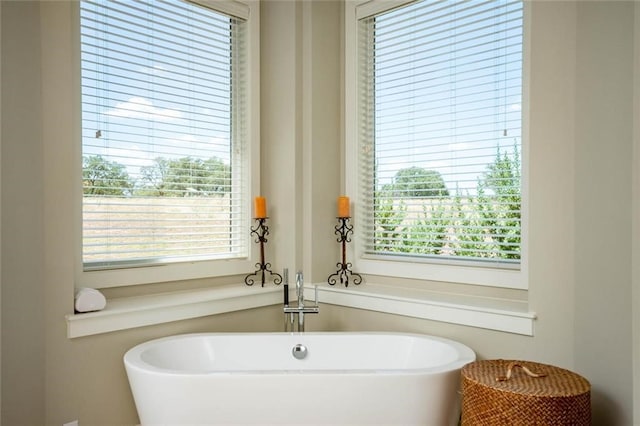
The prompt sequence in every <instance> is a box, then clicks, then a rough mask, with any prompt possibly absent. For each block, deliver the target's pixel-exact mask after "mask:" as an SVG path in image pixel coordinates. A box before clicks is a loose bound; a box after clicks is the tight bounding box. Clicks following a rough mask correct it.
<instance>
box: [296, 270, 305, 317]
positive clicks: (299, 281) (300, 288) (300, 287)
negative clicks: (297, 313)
mask: <svg viewBox="0 0 640 426" xmlns="http://www.w3.org/2000/svg"><path fill="white" fill-rule="evenodd" d="M296 295H297V296H298V307H300V308H304V278H303V276H302V271H298V272H296Z"/></svg>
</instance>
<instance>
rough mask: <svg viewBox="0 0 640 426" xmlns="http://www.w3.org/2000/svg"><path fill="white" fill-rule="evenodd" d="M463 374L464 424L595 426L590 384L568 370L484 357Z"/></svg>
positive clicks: (471, 364)
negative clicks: (592, 423) (484, 358)
mask: <svg viewBox="0 0 640 426" xmlns="http://www.w3.org/2000/svg"><path fill="white" fill-rule="evenodd" d="M518 367H520V368H518ZM525 369H526V370H528V372H527V371H526V370H525ZM529 373H530V374H533V376H532V375H530V374H529ZM461 374H462V423H461V424H462V426H482V425H487V426H502V425H505V426H507V425H508V426H514V425H517V426H527V425H545V426H554V425H558V426H559V425H572V426H583V425H585V426H588V425H590V424H591V395H590V392H591V385H590V384H589V382H588V381H587V380H586V379H585V378H584V377H582V376H580V375H578V374H576V373H573V372H571V371H569V370H564V369H562V368H558V367H554V366H551V365H546V364H539V363H536V362H530V361H513V360H484V361H476V362H472V363H470V364H467V365H466V366H465V367H463V368H462V372H461ZM505 375H506V376H508V377H509V378H507V377H505ZM534 376H538V377H534ZM498 378H499V379H498Z"/></svg>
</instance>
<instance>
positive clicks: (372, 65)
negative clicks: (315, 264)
mask: <svg viewBox="0 0 640 426" xmlns="http://www.w3.org/2000/svg"><path fill="white" fill-rule="evenodd" d="M522 45H523V5H522V2H521V1H453V0H451V1H444V2H443V1H431V0H425V1H420V2H415V3H411V4H409V5H406V6H403V7H400V8H397V9H394V10H392V11H389V12H382V13H379V14H375V15H373V16H367V17H364V18H362V19H360V20H359V23H358V82H359V83H358V120H359V126H358V129H359V130H358V133H359V134H358V141H359V142H358V144H359V145H358V155H359V177H358V181H359V188H358V191H359V195H360V196H359V200H360V201H361V205H360V208H361V209H362V211H361V212H360V215H359V216H358V219H359V221H360V226H361V229H362V230H363V233H364V235H363V239H364V244H363V252H364V254H363V255H364V256H371V255H383V256H414V257H415V256H418V257H425V258H426V257H428V258H439V259H443V258H446V259H449V260H479V261H483V262H484V261H491V262H492V264H494V265H495V262H498V263H499V264H500V265H503V264H505V265H508V264H516V265H517V264H518V263H519V259H520V234H521V179H520V177H521V122H522V118H521V116H522V114H521V104H522Z"/></svg>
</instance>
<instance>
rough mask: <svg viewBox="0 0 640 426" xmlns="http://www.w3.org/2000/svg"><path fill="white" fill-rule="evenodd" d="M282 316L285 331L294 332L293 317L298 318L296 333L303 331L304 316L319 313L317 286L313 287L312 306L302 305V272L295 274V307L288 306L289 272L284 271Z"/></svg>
mask: <svg viewBox="0 0 640 426" xmlns="http://www.w3.org/2000/svg"><path fill="white" fill-rule="evenodd" d="M284 277H285V280H284V292H285V295H284V309H283V310H284V314H285V322H284V327H285V331H296V330H295V327H294V326H295V321H294V316H295V315H297V316H298V328H297V331H298V332H303V331H304V314H317V313H319V312H320V308H319V307H318V286H315V304H314V306H305V305H304V277H303V275H302V271H298V272H296V296H297V299H298V303H297V306H289V271H288V270H287V269H285V270H284Z"/></svg>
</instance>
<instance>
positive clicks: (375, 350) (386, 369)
mask: <svg viewBox="0 0 640 426" xmlns="http://www.w3.org/2000/svg"><path fill="white" fill-rule="evenodd" d="M474 359H475V354H474V352H473V351H472V350H471V349H469V348H468V347H467V346H464V345H462V344H461V343H458V342H454V341H451V340H447V339H442V338H437V337H432V336H425V335H418V334H398V333H247V334H244V333H236V334H230V333H220V334H217V333H205V334H186V335H178V336H172V337H167V338H163V339H158V340H152V341H149V342H146V343H142V344H140V345H138V346H136V347H134V348H132V349H130V350H129V351H128V352H127V353H126V354H125V356H124V363H125V366H126V370H127V375H128V377H129V384H130V386H131V390H132V392H133V396H134V400H135V404H136V408H137V410H138V415H139V417H140V422H141V424H142V425H205V424H206V425H228V424H259V425H284V424H290V425H303V424H306V425H311V424H313V425H426V426H439V425H456V424H457V422H458V418H459V395H458V389H459V383H460V369H461V368H462V367H463V366H464V365H465V364H467V363H469V362H472V361H473V360H474Z"/></svg>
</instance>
